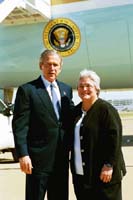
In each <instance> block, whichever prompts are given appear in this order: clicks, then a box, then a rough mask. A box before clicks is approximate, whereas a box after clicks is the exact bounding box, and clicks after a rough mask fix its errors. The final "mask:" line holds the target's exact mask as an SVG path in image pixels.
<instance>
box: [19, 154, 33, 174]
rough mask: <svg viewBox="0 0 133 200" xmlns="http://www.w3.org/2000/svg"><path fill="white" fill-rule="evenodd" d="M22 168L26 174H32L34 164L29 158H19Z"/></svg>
mask: <svg viewBox="0 0 133 200" xmlns="http://www.w3.org/2000/svg"><path fill="white" fill-rule="evenodd" d="M19 163H20V168H21V170H22V171H23V172H24V173H26V174H32V168H33V167H32V163H31V159H30V157H29V156H24V157H21V158H19Z"/></svg>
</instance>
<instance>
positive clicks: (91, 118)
mask: <svg viewBox="0 0 133 200" xmlns="http://www.w3.org/2000/svg"><path fill="white" fill-rule="evenodd" d="M99 92H100V78H99V76H98V75H97V74H96V73H95V72H93V71H90V70H83V71H81V72H80V78H79V81H78V94H79V97H80V98H81V100H82V102H80V103H79V104H78V105H77V106H76V107H75V111H74V119H75V120H74V121H75V122H74V137H73V145H72V157H71V170H72V175H73V184H74V191H75V194H76V197H77V200H89V199H90V200H122V195H121V180H122V177H123V175H125V173H126V169H125V163H124V159H123V154H122V150H121V141H122V124H121V119H120V117H119V114H118V112H117V110H116V109H115V108H114V107H113V106H112V105H111V104H109V103H108V102H107V101H105V100H103V99H101V98H99Z"/></svg>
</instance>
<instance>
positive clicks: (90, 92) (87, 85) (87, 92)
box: [78, 77, 97, 101]
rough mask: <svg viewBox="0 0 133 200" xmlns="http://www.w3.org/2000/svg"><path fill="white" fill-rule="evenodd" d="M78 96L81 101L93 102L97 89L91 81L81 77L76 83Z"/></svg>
mask: <svg viewBox="0 0 133 200" xmlns="http://www.w3.org/2000/svg"><path fill="white" fill-rule="evenodd" d="M78 95H79V97H80V98H81V99H82V101H91V100H92V101H94V100H95V99H97V89H96V86H95V83H94V81H93V80H91V79H90V78H89V77H82V78H80V79H79V82H78Z"/></svg>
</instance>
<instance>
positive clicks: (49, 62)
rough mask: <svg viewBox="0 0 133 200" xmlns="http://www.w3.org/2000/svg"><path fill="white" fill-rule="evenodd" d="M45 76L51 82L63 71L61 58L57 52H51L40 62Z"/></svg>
mask: <svg viewBox="0 0 133 200" xmlns="http://www.w3.org/2000/svg"><path fill="white" fill-rule="evenodd" d="M40 69H41V70H42V73H43V76H44V77H45V79H46V80H48V81H49V82H53V81H54V80H56V78H57V76H58V74H59V73H60V72H61V60H60V57H59V56H58V55H56V54H49V55H47V57H46V58H45V59H44V60H43V62H42V63H41V64H40Z"/></svg>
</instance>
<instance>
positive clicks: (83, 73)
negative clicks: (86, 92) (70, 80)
mask: <svg viewBox="0 0 133 200" xmlns="http://www.w3.org/2000/svg"><path fill="white" fill-rule="evenodd" d="M83 77H89V78H90V79H91V80H92V81H93V82H94V84H95V86H96V89H97V90H98V91H100V77H99V76H98V75H97V73H96V72H94V71H92V70H88V69H84V70H82V71H81V72H80V76H79V78H83Z"/></svg>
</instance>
